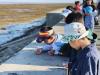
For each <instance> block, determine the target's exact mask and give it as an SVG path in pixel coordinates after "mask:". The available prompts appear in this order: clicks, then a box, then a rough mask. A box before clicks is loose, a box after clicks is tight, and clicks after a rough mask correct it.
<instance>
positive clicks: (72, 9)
mask: <svg viewBox="0 0 100 75" xmlns="http://www.w3.org/2000/svg"><path fill="white" fill-rule="evenodd" d="M66 9H69V10H71V11H74V8H73V6H67V7H66Z"/></svg>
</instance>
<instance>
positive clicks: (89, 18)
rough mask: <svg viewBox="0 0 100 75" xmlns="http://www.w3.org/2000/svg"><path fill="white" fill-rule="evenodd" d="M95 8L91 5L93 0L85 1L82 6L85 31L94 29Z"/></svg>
mask: <svg viewBox="0 0 100 75" xmlns="http://www.w3.org/2000/svg"><path fill="white" fill-rule="evenodd" d="M94 7H95V6H94V5H93V0H86V3H85V5H84V6H83V13H84V25H85V27H86V29H87V30H88V29H91V30H93V29H94V16H93V12H94V10H95V8H94Z"/></svg>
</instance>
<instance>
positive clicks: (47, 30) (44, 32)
mask: <svg viewBox="0 0 100 75" xmlns="http://www.w3.org/2000/svg"><path fill="white" fill-rule="evenodd" d="M52 35H54V30H53V28H51V27H47V26H46V27H43V28H41V29H40V32H39V34H38V37H37V40H36V41H37V42H38V43H41V42H42V41H44V42H45V43H47V42H50V41H53V37H52Z"/></svg>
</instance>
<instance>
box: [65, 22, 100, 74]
mask: <svg viewBox="0 0 100 75" xmlns="http://www.w3.org/2000/svg"><path fill="white" fill-rule="evenodd" d="M65 30H66V32H65V39H64V41H66V42H68V43H69V44H70V46H71V47H72V48H74V49H75V50H76V51H77V52H78V53H77V57H76V58H75V60H74V62H72V63H73V64H71V65H70V66H71V67H70V75H100V52H99V51H98V50H97V48H96V44H95V41H92V40H91V38H90V37H91V36H92V35H90V32H89V31H87V30H86V29H85V27H84V25H83V24H82V23H75V22H72V23H70V24H67V25H66V28H65Z"/></svg>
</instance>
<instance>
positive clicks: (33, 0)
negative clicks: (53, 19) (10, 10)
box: [0, 0, 97, 3]
mask: <svg viewBox="0 0 100 75" xmlns="http://www.w3.org/2000/svg"><path fill="white" fill-rule="evenodd" d="M75 1H76V0H0V3H10V2H11V3H72V2H75ZM80 1H82V0H80ZM94 1H97V0H94Z"/></svg>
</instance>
